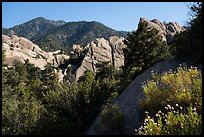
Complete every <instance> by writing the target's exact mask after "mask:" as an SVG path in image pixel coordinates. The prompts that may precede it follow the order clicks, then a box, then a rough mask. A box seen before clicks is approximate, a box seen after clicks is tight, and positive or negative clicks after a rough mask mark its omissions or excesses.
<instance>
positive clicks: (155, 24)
mask: <svg viewBox="0 0 204 137" xmlns="http://www.w3.org/2000/svg"><path fill="white" fill-rule="evenodd" d="M142 22H147V25H148V26H149V27H151V28H155V29H157V30H158V31H159V35H161V36H162V39H163V41H166V42H167V43H171V42H173V40H174V34H176V33H180V32H181V31H184V30H185V28H184V27H182V26H180V25H179V24H178V23H176V22H169V23H165V22H163V23H162V22H160V21H159V20H157V19H153V20H148V19H145V18H140V21H139V24H140V23H142Z"/></svg>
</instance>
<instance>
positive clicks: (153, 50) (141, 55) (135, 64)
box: [124, 22, 170, 80]
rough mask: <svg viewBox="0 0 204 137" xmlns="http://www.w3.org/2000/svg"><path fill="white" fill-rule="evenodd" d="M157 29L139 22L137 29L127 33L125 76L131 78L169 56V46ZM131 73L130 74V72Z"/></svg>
mask: <svg viewBox="0 0 204 137" xmlns="http://www.w3.org/2000/svg"><path fill="white" fill-rule="evenodd" d="M158 32H159V31H158V30H157V29H155V28H151V27H148V25H147V23H146V22H143V23H140V24H139V26H138V29H137V31H133V32H132V33H129V34H128V37H127V40H126V41H125V44H127V48H125V49H124V56H125V64H124V71H125V76H129V77H130V79H131V80H132V79H133V78H135V77H136V76H137V75H139V74H140V73H141V72H143V71H145V70H147V69H148V68H149V67H151V66H152V65H154V64H156V63H158V62H160V61H163V60H165V59H167V58H168V57H170V51H169V46H168V45H167V43H166V42H164V41H162V39H161V36H160V35H158ZM130 73H131V74H130Z"/></svg>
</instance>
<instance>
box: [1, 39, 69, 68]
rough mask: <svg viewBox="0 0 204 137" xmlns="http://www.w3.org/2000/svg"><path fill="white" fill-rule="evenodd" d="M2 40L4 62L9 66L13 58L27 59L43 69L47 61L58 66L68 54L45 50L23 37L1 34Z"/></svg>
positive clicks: (22, 60) (67, 57)
mask: <svg viewBox="0 0 204 137" xmlns="http://www.w3.org/2000/svg"><path fill="white" fill-rule="evenodd" d="M2 40H3V43H2V49H4V50H5V55H6V61H5V63H6V64H7V65H9V66H12V63H13V60H15V59H17V60H19V61H21V62H25V60H26V59H28V60H29V61H30V63H32V64H34V65H35V66H36V67H39V68H41V69H44V67H45V65H46V64H47V63H50V64H52V65H53V66H54V67H58V66H59V65H61V64H64V63H65V61H66V60H68V59H69V56H67V55H65V54H60V51H55V52H45V51H44V50H42V49H40V48H39V47H38V46H37V45H36V44H34V43H32V42H31V41H30V40H28V39H26V38H24V37H18V36H16V35H12V36H11V37H9V36H7V35H2Z"/></svg>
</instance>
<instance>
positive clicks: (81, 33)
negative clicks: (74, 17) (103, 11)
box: [2, 17, 127, 53]
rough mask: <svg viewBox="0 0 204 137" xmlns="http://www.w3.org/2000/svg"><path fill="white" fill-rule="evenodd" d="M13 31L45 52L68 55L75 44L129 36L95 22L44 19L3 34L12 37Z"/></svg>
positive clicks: (11, 29)
mask: <svg viewBox="0 0 204 137" xmlns="http://www.w3.org/2000/svg"><path fill="white" fill-rule="evenodd" d="M57 22H58V23H57ZM37 26H38V27H37ZM12 31H13V32H15V34H16V35H18V36H21V37H25V38H27V39H30V40H31V41H32V42H33V43H35V44H37V45H38V46H39V47H40V48H41V49H43V50H45V51H55V50H58V49H62V50H63V51H65V52H66V53H69V50H70V49H71V47H72V46H73V45H74V44H80V45H83V46H86V45H87V44H88V43H90V42H91V41H94V40H95V39H96V38H99V37H103V38H109V37H110V36H119V37H126V34H127V32H125V31H116V30H113V29H111V28H109V27H107V26H105V25H103V24H101V23H99V22H95V21H92V22H86V21H79V22H67V23H66V22H64V21H61V22H60V23H59V21H50V20H47V19H44V18H42V17H39V18H36V19H33V20H31V21H28V22H25V23H23V24H21V25H17V26H15V27H12V28H9V29H3V31H2V33H3V34H5V35H10V34H11V33H12Z"/></svg>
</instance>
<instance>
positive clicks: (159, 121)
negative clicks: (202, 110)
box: [135, 104, 202, 135]
mask: <svg viewBox="0 0 204 137" xmlns="http://www.w3.org/2000/svg"><path fill="white" fill-rule="evenodd" d="M165 108H166V109H167V111H168V112H167V113H166V114H165V113H163V112H162V111H158V112H157V114H156V115H155V117H154V118H150V116H149V115H148V113H146V118H145V120H144V125H143V126H141V127H139V128H138V129H136V130H135V131H136V134H139V135H195V134H200V133H201V129H202V120H201V115H199V114H198V113H197V111H196V108H195V107H188V112H187V114H185V113H183V108H182V107H181V106H179V105H178V104H176V106H175V108H174V107H172V106H170V105H167V106H165Z"/></svg>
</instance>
